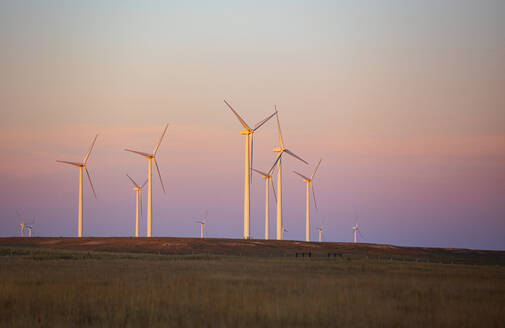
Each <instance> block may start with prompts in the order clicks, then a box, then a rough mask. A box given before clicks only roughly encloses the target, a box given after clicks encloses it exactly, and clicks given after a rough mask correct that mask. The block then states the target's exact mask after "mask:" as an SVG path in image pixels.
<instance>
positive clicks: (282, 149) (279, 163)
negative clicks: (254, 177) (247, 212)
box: [274, 107, 309, 240]
mask: <svg viewBox="0 0 505 328" xmlns="http://www.w3.org/2000/svg"><path fill="white" fill-rule="evenodd" d="M275 114H277V115H276V117H277V130H278V132H279V143H280V147H276V148H274V152H276V153H279V156H278V157H277V160H276V161H275V163H274V166H275V164H277V169H278V171H277V227H276V228H277V231H276V233H277V236H276V237H277V240H282V238H283V237H282V236H283V225H282V155H283V154H284V153H286V154H288V155H290V156H292V157H294V158H296V159H298V160H300V161H302V162H304V163H305V164H309V163H307V162H306V161H305V160H303V159H302V158H301V157H299V156H297V155H295V154H294V153H293V152H292V151H290V150H289V149H287V148H286V147H285V146H284V141H283V139H282V132H281V124H280V122H279V112H278V111H277V107H276V108H275Z"/></svg>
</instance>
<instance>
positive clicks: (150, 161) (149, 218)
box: [125, 124, 168, 237]
mask: <svg viewBox="0 0 505 328" xmlns="http://www.w3.org/2000/svg"><path fill="white" fill-rule="evenodd" d="M167 128H168V124H166V125H165V128H164V129H163V133H162V134H161V137H160V140H159V141H158V143H157V144H156V146H154V150H153V153H152V154H148V153H144V152H141V151H136V150H131V149H125V150H126V151H129V152H131V153H135V154H137V155H140V156H143V157H145V158H147V237H151V231H152V229H151V228H152V211H153V206H152V205H153V203H152V186H153V184H152V167H153V162H154V165H155V166H156V171H158V177H159V178H160V183H161V188H162V189H163V193H165V186H164V185H163V180H161V173H160V169H159V168H158V163H157V162H156V152H157V151H158V147H159V146H160V144H161V141H162V140H163V137H164V136H165V132H167Z"/></svg>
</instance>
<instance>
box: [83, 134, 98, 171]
mask: <svg viewBox="0 0 505 328" xmlns="http://www.w3.org/2000/svg"><path fill="white" fill-rule="evenodd" d="M96 138H98V134H97V135H95V139H93V142H92V143H91V147H89V150H88V152H87V153H86V155H85V156H84V159H83V160H82V164H86V161H87V160H88V157H89V154H91V150H93V146H94V145H95V141H96Z"/></svg>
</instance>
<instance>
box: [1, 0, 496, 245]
mask: <svg viewBox="0 0 505 328" xmlns="http://www.w3.org/2000/svg"><path fill="white" fill-rule="evenodd" d="M504 30H505V3H504V2H502V1H479V2H475V1H458V2H457V3H455V2H452V1H425V2H422V3H421V2H419V3H418V2H404V1H383V2H380V3H376V2H372V1H354V2H336V1H318V2H312V3H304V2H298V1H290V2H263V1H259V2H254V3H250V4H247V3H241V4H237V3H232V2H230V3H227V2H224V1H217V2H212V4H210V3H207V2H196V3H192V4H187V3H183V2H154V1H148V2H135V1H121V2H119V1H117V2H116V1H112V2H107V3H105V2H101V1H86V2H74V1H49V2H38V1H23V2H20V1H4V2H2V3H1V4H0V47H1V49H0V50H1V51H0V72H1V74H0V109H1V120H0V147H1V150H2V152H1V155H0V156H1V158H0V159H1V161H0V181H1V182H0V183H1V185H0V186H1V188H0V236H14V235H18V231H19V227H18V221H17V218H16V210H18V211H19V212H20V213H21V214H22V216H24V217H25V218H26V219H27V221H29V220H30V219H31V217H33V216H34V215H35V216H36V217H37V221H36V224H35V226H34V230H33V231H34V235H35V236H75V235H76V230H77V182H78V180H77V179H78V171H77V169H76V168H73V167H70V166H65V165H62V164H58V163H56V162H55V160H57V159H61V160H69V161H80V160H81V159H82V157H83V156H84V153H85V152H86V151H87V148H88V147H89V143H90V142H91V140H92V138H93V136H94V135H95V134H96V133H98V134H99V135H100V136H99V137H98V140H97V144H96V147H95V149H94V151H93V153H92V155H91V157H90V159H89V169H90V173H91V175H92V178H93V181H94V184H95V188H96V190H97V194H98V200H97V201H95V200H94V199H93V197H92V194H91V191H90V189H89V185H88V184H87V181H85V184H84V234H85V235H86V236H130V235H132V234H133V232H134V206H135V204H134V192H133V191H132V190H131V184H130V182H129V180H128V179H127V178H126V175H125V174H126V173H128V174H130V175H131V176H132V177H133V178H134V179H136V180H138V181H141V180H143V179H145V177H146V169H147V168H146V161H145V160H144V159H142V158H140V157H139V156H136V155H134V154H130V153H126V152H125V151H123V149H124V148H132V149H138V150H141V151H146V152H149V151H151V150H152V147H154V144H155V143H156V141H157V140H158V138H159V135H160V133H161V130H162V126H163V124H165V123H166V122H168V123H170V126H169V129H168V131H167V135H166V137H165V140H164V141H163V143H162V145H161V146H160V149H159V164H160V170H161V174H162V176H163V178H164V182H165V186H166V189H167V193H166V194H163V193H162V190H161V187H160V185H159V181H158V178H157V176H156V175H154V176H153V179H154V186H153V191H154V200H153V212H154V214H153V218H154V219H153V235H154V236H193V237H195V236H198V235H199V226H198V224H197V223H195V221H196V218H198V217H199V216H201V215H203V214H204V213H205V211H207V210H208V212H209V218H208V224H207V229H208V235H209V237H236V238H240V237H241V236H242V224H243V223H242V222H243V221H242V203H243V201H242V199H243V198H242V197H243V157H244V155H243V151H244V141H243V136H241V135H240V134H239V131H240V129H241V126H240V124H239V122H238V121H237V120H236V119H235V117H234V116H233V115H232V113H231V112H230V111H229V110H228V109H227V108H226V106H225V105H224V103H223V99H224V98H225V99H227V100H228V101H229V102H230V103H231V104H232V105H233V106H235V108H236V109H237V110H238V111H239V113H240V114H241V115H242V116H243V117H244V119H246V121H247V122H248V123H250V124H254V123H256V122H257V121H259V120H261V119H262V118H264V117H265V116H266V115H268V114H269V113H271V112H272V111H273V104H277V105H278V106H279V110H280V119H281V125H282V129H283V133H284V137H285V142H286V144H287V146H288V147H289V148H290V149H292V150H293V151H294V152H295V153H297V154H298V155H300V156H301V157H303V158H304V159H306V160H307V161H309V162H310V165H309V166H306V165H304V164H302V163H300V162H297V161H296V160H294V159H292V158H287V159H286V160H285V169H284V189H283V191H284V218H285V221H286V225H287V229H288V230H289V232H288V233H287V235H286V238H287V239H296V240H303V239H304V235H305V232H304V229H305V222H304V220H305V186H304V184H303V182H302V181H301V179H299V178H298V177H297V176H296V175H294V174H293V173H292V171H293V170H297V171H299V172H301V173H304V174H307V175H308V174H310V172H311V170H312V169H313V167H314V165H315V164H316V163H317V161H318V160H319V158H323V162H322V165H321V167H320V171H319V172H318V175H317V177H316V179H315V180H314V186H315V189H316V196H317V199H318V205H319V211H316V210H315V208H313V207H312V209H311V218H312V224H311V238H312V239H313V240H316V238H317V231H316V228H317V227H318V226H320V225H321V224H323V225H324V229H325V233H324V239H325V240H328V241H351V240H352V229H351V227H352V226H353V225H354V224H355V222H356V216H358V217H359V218H358V220H357V221H358V224H359V225H360V227H361V229H362V230H361V231H362V232H363V237H364V238H363V239H362V240H363V241H365V242H373V243H386V244H396V245H418V246H440V247H468V248H483V249H484V248H485V249H505V235H504V233H503V232H504V231H505V93H504V92H503V86H504V85H505V61H504V60H503V58H505V36H504V34H503V31H504ZM274 123H275V122H274V121H270V122H268V123H267V124H266V125H265V126H264V127H263V128H261V130H259V131H258V132H257V134H256V135H255V155H254V157H255V158H254V163H255V164H254V166H255V167H257V168H258V169H263V170H266V169H267V168H268V167H269V166H270V165H271V164H272V162H273V159H274V154H273V152H272V148H273V147H274V146H277V145H278V141H277V132H276V125H275V124H274ZM251 197H252V201H251V209H252V210H251V233H252V236H253V237H254V238H263V235H264V232H263V231H264V181H263V180H262V179H261V178H260V177H258V176H254V177H253V185H252V191H251ZM146 203H147V199H146V195H145V194H144V205H145V204H146ZM270 204H271V206H270V213H271V224H270V233H271V234H270V237H271V238H273V237H274V236H275V223H274V221H275V205H274V200H273V198H271V199H270ZM145 215H146V213H145V211H144V215H143V217H142V218H141V226H140V227H141V229H140V232H141V234H142V235H145V230H146V229H145Z"/></svg>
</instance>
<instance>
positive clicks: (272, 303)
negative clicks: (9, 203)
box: [0, 246, 505, 327]
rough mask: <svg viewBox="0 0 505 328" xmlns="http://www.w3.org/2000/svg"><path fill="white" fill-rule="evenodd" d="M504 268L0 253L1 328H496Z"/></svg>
mask: <svg viewBox="0 0 505 328" xmlns="http://www.w3.org/2000/svg"><path fill="white" fill-rule="evenodd" d="M504 322H505V267H504V266H501V265H500V266H497V265H466V264H437V263H420V262H411V261H409V262H405V261H391V260H384V259H381V260H378V259H364V258H360V259H351V258H346V257H343V258H341V257H338V258H331V259H328V258H324V257H320V258H315V257H313V258H310V259H309V258H294V257H252V256H222V255H163V254H161V255H158V254H138V253H121V252H113V253H112V252H96V251H76V250H63V249H45V248H33V247H5V246H2V247H0V327H38V326H40V327H71V326H82V327H86V326H88V327H309V326H314V327H330V326H331V327H503V323H504Z"/></svg>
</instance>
